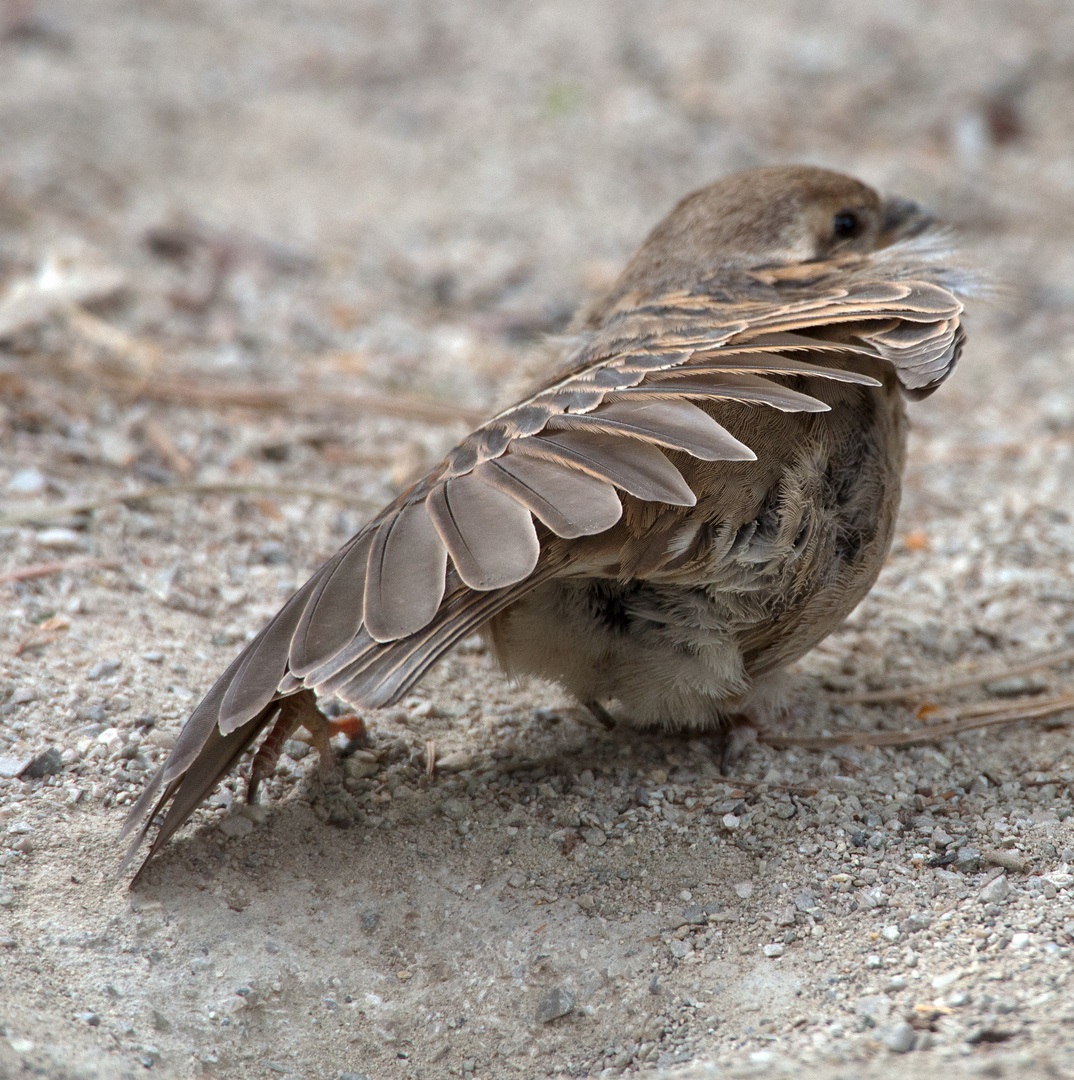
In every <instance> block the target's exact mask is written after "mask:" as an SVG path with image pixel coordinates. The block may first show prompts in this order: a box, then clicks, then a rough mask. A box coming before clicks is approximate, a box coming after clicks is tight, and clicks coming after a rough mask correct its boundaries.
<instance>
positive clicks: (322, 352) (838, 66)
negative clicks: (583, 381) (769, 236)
mask: <svg viewBox="0 0 1074 1080" xmlns="http://www.w3.org/2000/svg"><path fill="white" fill-rule="evenodd" d="M2 11H3V15H2V23H0V275H2V278H3V281H4V282H5V283H6V290H7V291H6V294H4V295H5V300H4V301H0V335H3V341H4V348H3V353H0V355H2V356H3V357H4V359H3V364H4V368H3V370H4V371H5V372H7V376H6V377H7V379H8V382H9V384H10V382H11V380H12V379H13V378H14V375H13V374H12V372H14V373H15V374H16V375H18V377H19V378H20V379H23V380H26V379H31V380H36V379H37V378H39V377H40V376H41V375H42V373H43V371H44V368H45V367H46V366H48V367H49V370H50V375H51V377H53V378H55V379H60V380H65V381H66V382H68V383H70V382H71V380H74V379H76V374H77V377H78V379H80V380H81V383H80V386H81V391H80V392H85V391H86V390H91V391H92V393H94V394H98V393H103V394H105V396H108V395H107V391H108V386H109V385H111V386H112V390H113V391H114V390H115V389H116V387H115V385H114V384H115V381H116V380H117V379H119V378H120V377H121V376H131V375H137V376H138V377H140V378H147V377H148V376H147V373H148V370H149V366H151V367H152V372H153V376H154V378H157V377H159V378H161V379H165V377H166V380H167V381H170V382H173V383H174V382H175V381H176V380H179V381H183V380H185V379H188V378H192V377H193V376H194V374H195V373H200V374H204V375H211V376H212V377H213V378H214V379H219V378H224V377H226V378H227V379H228V380H229V385H230V384H231V383H234V384H236V385H239V384H241V385H242V386H243V387H244V388H245V387H246V384H247V382H248V381H249V380H256V381H258V382H264V381H269V382H271V383H272V385H273V386H276V387H295V388H297V387H298V386H299V385H300V382H299V380H300V379H301V380H303V381H302V385H305V386H309V385H310V384H309V382H308V380H309V379H311V378H312V379H320V380H328V382H329V383H330V384H331V380H332V378H333V377H334V375H340V374H342V375H344V376H345V377H346V379H347V380H348V385H350V386H351V388H352V389H356V388H358V387H360V386H367V387H369V388H373V387H378V388H381V389H400V388H403V387H405V388H407V389H409V390H411V391H414V392H416V393H420V394H422V395H425V396H429V397H432V398H436V399H440V400H442V401H445V402H451V403H455V402H459V403H464V404H465V406H466V407H467V408H474V409H476V411H477V412H478V413H480V412H481V411H482V410H483V409H485V408H487V407H488V406H489V405H490V404H491V401H492V399H493V397H495V394H496V386H497V380H499V379H500V378H501V377H502V375H503V373H504V372H505V371H506V370H507V369H510V368H511V367H512V366H514V365H515V364H516V363H517V349H518V346H519V345H520V344H524V343H526V342H528V341H531V340H533V339H534V338H536V337H538V336H539V335H540V334H542V333H545V332H548V331H555V330H556V329H558V328H560V327H562V326H563V324H564V323H565V321H566V320H567V318H568V317H569V314H570V312H571V311H572V309H573V308H574V306H575V305H576V304H577V303H578V302H579V300H580V299H581V298H582V297H584V296H585V295H586V294H587V293H588V292H590V291H592V290H593V289H596V288H599V287H601V286H602V285H604V284H606V283H607V282H608V281H609V280H610V279H611V278H612V277H613V276H614V274H615V273H616V271H617V269H618V268H619V267H620V266H621V264H622V262H623V261H624V259H625V257H626V256H627V255H628V254H629V253H630V251H631V250H632V249H633V248H634V247H635V246H636V245H637V243H638V242H639V240H640V239H641V238H642V237H643V235H644V234H645V232H646V231H647V229H648V228H649V227H650V226H651V225H652V224H653V223H654V222H655V221H656V220H658V219H659V218H660V217H661V216H662V215H663V214H664V213H665V212H666V210H667V209H668V208H669V206H670V205H671V204H673V203H674V202H675V201H676V200H677V199H678V198H680V197H681V196H682V195H683V194H684V193H686V192H687V191H689V190H691V189H692V188H694V187H697V186H699V185H701V184H703V183H705V182H707V181H709V180H711V179H713V178H715V177H716V176H719V175H721V174H723V173H726V172H728V171H732V170H736V169H741V168H745V167H749V166H753V165H758V164H764V163H773V162H793V161H805V162H812V163H817V164H822V165H826V166H831V167H835V168H838V169H842V170H845V171H848V172H851V173H854V174H856V175H858V176H860V177H861V178H863V179H865V180H866V181H868V182H870V183H873V184H875V185H877V186H880V187H882V188H886V189H889V190H895V191H899V192H903V193H906V194H907V195H910V196H912V197H915V198H918V199H920V200H922V201H924V202H925V203H927V204H929V205H931V206H932V207H934V208H935V209H936V210H938V211H939V212H940V213H941V214H942V215H943V217H944V218H946V220H948V221H949V222H950V223H951V224H952V225H954V226H955V227H957V228H958V230H959V231H960V232H961V233H962V234H963V237H964V238H965V242H967V243H968V244H969V245H970V246H971V247H972V248H973V249H974V250H975V251H980V252H982V253H985V254H984V255H983V261H984V262H985V263H986V264H987V269H988V270H989V271H991V272H998V274H999V275H1000V276H1001V277H1004V278H1006V279H1008V280H1010V281H1012V282H1015V283H1017V286H1018V295H1017V298H1016V299H1009V300H1008V303H1007V304H1006V315H1007V317H1009V318H1013V317H1017V318H1019V319H1021V320H1026V319H1029V320H1030V321H1033V320H1036V323H1035V326H1034V327H1031V328H1027V329H1026V332H1029V333H1034V334H1035V335H1036V337H1035V338H1034V341H1035V344H1037V343H1039V344H1040V346H1041V347H1042V348H1045V349H1052V348H1054V347H1055V346H1056V344H1057V339H1056V337H1055V334H1056V332H1057V330H1059V329H1060V328H1061V331H1062V333H1064V334H1065V333H1069V331H1070V329H1071V323H1070V320H1069V317H1068V316H1066V315H1065V314H1064V313H1065V312H1067V311H1069V309H1070V307H1071V300H1072V299H1074V249H1072V247H1071V236H1072V235H1074V234H1072V232H1071V225H1070V222H1071V221H1072V220H1074V156H1072V153H1071V147H1072V146H1074V8H1072V7H1071V5H1070V4H1068V3H1066V2H1064V0H1055V2H1047V0H1041V2H1026V3H1019V4H1010V3H1006V2H1002V0H992V2H972V3H971V2H969V0H943V2H935V0H929V2H924V0H922V2H912V0H897V2H892V3H887V4H883V5H875V4H859V3H852V2H849V0H847V2H839V0H827V2H824V0H813V2H808V3H798V2H789V0H787V2H769V3H764V4H739V3H730V2H727V3H713V2H711V0H705V2H701V0H697V2H689V0H674V2H668V0H659V2H657V0H653V2H646V0H615V2H606V3H586V4H565V3H558V2H537V3H534V2H525V3H523V2H518V3H515V2H482V0H458V2H453V3H449V4H445V3H436V2H432V0H430V2H424V0H391V2H370V0H291V2H283V0H279V2H270V0H265V2H249V0H212V2H209V0H183V2H178V0H139V2H136V3H135V2H121V0H114V2H113V0H92V2H78V3H76V2H64V0H6V3H5V4H4V6H3V9H2ZM50 259H51V260H52V265H53V266H54V267H58V268H59V272H60V273H61V278H60V279H56V278H55V277H54V278H53V279H51V284H50V285H49V284H47V283H46V287H45V291H46V292H47V291H48V289H49V288H51V289H53V291H54V292H55V294H56V295H55V297H54V298H53V299H54V300H55V302H54V303H53V302H50V299H49V297H47V296H41V295H39V296H36V297H32V296H29V295H27V292H26V288H24V290H23V292H22V293H21V294H19V295H17V296H15V297H13V295H12V294H13V291H14V292H16V293H17V292H18V289H19V287H20V286H24V287H27V288H29V290H30V292H31V293H32V292H33V289H32V287H31V286H30V279H32V278H33V277H34V275H35V274H37V273H38V272H39V271H40V270H41V268H42V266H43V265H44V264H45V263H46V262H47V261H48V260H50ZM39 291H40V290H39ZM13 300H17V301H18V303H16V304H14V305H13V303H12V301H13ZM32 300H36V304H37V306H36V308H34V310H33V311H32V312H30V314H29V315H28V314H27V313H26V308H27V305H29V306H30V307H31V308H33V307H34V304H33V303H32V302H31V301H32ZM70 301H75V302H77V303H78V304H79V307H80V308H82V309H84V310H89V311H90V312H91V314H93V315H94V316H95V317H96V318H97V319H100V320H102V321H104V322H106V324H107V326H106V327H102V326H100V325H97V324H96V323H94V322H91V321H87V320H82V322H81V325H74V326H72V325H70V320H69V319H67V320H65V317H64V316H63V314H62V313H59V314H58V311H59V309H61V308H63V306H64V304H65V303H67V302H70ZM5 304H6V307H5V306H4V305H5ZM42 309H43V310H42ZM1044 311H1048V312H1050V313H1051V315H1052V316H1053V317H1054V318H1048V319H1045V318H1044V315H1043V312H1044ZM987 317H992V316H987ZM1042 320H1044V321H1042ZM1056 320H1058V321H1056ZM75 322H76V323H78V319H77V317H76V319H75ZM65 323H66V324H65ZM109 328H112V329H114V330H115V331H116V332H117V333H118V334H122V335H124V337H123V338H121V337H118V336H116V335H113V334H110V330H109ZM1038 339H1039V341H1038ZM146 350H149V351H150V352H152V353H153V356H152V358H151V359H150V358H149V357H148V355H147V353H146ZM31 354H32V356H33V363H32V364H30V365H29V366H27V364H26V363H25V358H26V357H27V356H28V355H31ZM20 358H22V359H20ZM1023 360H1024V358H1023ZM74 368H78V372H77V373H76V372H75V371H74V370H73V369H74ZM109 379H111V380H112V383H111V384H110V383H109V382H108V380H109ZM214 385H215V384H214ZM321 385H322V386H323V385H324V384H323V383H322V384H321ZM333 385H334V384H333ZM185 389H186V390H190V387H186V388H185ZM167 391H168V387H160V386H145V387H143V388H142V390H141V391H139V392H138V393H139V395H140V397H141V398H142V399H143V400H146V399H153V398H154V397H155V398H161V397H164V396H167ZM183 391H184V388H183V387H180V386H172V387H171V392H172V396H173V397H174V398H175V400H177V401H179V402H180V403H182V401H183V396H184V393H183ZM31 392H35V388H33V387H32V388H31ZM128 392H129V393H130V394H134V393H135V392H136V391H135V390H134V389H131V388H128ZM9 393H10V388H9ZM115 400H119V399H115ZM94 401H95V403H96V404H100V402H99V401H97V399H96V398H95V399H94ZM128 403H129V401H128ZM87 404H88V402H87V401H86V400H85V399H84V398H83V399H81V406H82V407H83V408H84V407H85V406H86V405H87ZM70 406H71V403H70V402H68V403H67V406H65V407H70ZM7 407H8V409H10V407H11V406H10V403H9V404H8V406H7ZM2 415H4V416H5V417H6V423H7V424H8V425H10V423H11V417H10V413H5V414H2ZM129 427H130V425H129V424H128V425H126V426H124V425H123V424H120V425H119V429H118V433H119V434H122V435H123V436H124V437H125V438H128V439H132V440H133V441H132V443H131V444H130V445H127V446H124V445H123V444H122V443H119V442H115V440H113V442H114V445H113V447H112V449H113V451H114V452H113V453H112V454H111V458H113V459H116V460H122V459H123V458H124V455H126V456H127V457H129V458H130V463H133V464H135V465H137V464H138V463H141V465H143V466H149V467H156V468H159V469H168V468H169V465H168V462H167V460H166V458H167V454H164V455H163V457H162V455H161V453H160V449H159V447H158V448H157V449H156V450H155V451H154V450H153V447H152V446H151V445H148V444H146V443H145V438H144V434H142V435H140V434H139V433H138V432H134V433H133V434H132V433H131V431H130V430H129ZM0 431H3V432H4V434H5V436H6V437H10V435H11V428H10V426H7V427H5V428H0ZM157 441H158V442H159V441H160V440H159V439H158V440H157ZM184 453H186V454H187V456H188V457H190V460H191V465H192V466H194V467H196V466H197V465H198V461H197V457H198V454H197V452H196V449H194V448H191V449H189V451H188V452H184ZM104 456H105V459H106V461H107V460H108V458H109V454H108V453H105V455H104ZM176 460H178V459H176ZM113 463H114V462H113ZM174 464H175V461H173V462H172V465H174ZM2 482H3V478H2V477H0V484H2Z"/></svg>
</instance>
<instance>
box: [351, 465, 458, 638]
mask: <svg viewBox="0 0 1074 1080" xmlns="http://www.w3.org/2000/svg"><path fill="white" fill-rule="evenodd" d="M452 483H455V481H452ZM446 571H447V549H446V548H445V547H444V544H443V543H442V541H441V539H440V536H439V534H438V532H437V530H436V527H435V525H434V524H433V521H432V518H431V517H430V516H429V510H428V507H427V505H426V502H425V501H421V502H414V503H407V504H406V505H405V506H403V508H402V509H401V510H400V511H399V512H398V513H397V514H396V515H395V516H394V517H393V518H391V519H389V520H388V521H385V522H384V524H382V525H381V526H380V528H379V529H378V530H377V535H376V539H375V540H374V541H373V544H372V547H371V548H370V552H369V572H368V574H367V575H366V579H365V607H364V611H365V628H366V630H367V631H368V633H369V635H370V636H371V637H372V638H373V639H374V640H375V641H393V640H394V639H395V638H400V637H406V636H407V634H413V633H415V632H416V631H418V630H420V629H421V628H422V627H423V626H425V625H426V624H427V623H429V622H430V621H431V620H432V618H433V616H434V615H435V614H436V612H437V609H438V608H439V607H440V601H441V600H442V599H443V598H444V574H445V572H446ZM348 599H349V601H350V603H351V604H352V605H353V606H355V607H357V601H356V596H355V595H352V596H350V597H349V598H348V597H347V596H345V595H344V596H341V597H339V598H337V601H336V602H337V603H347V601H348ZM357 630H358V627H357V626H355V627H354V630H353V631H352V633H351V634H350V637H352V638H353V636H354V634H355V633H356V632H357ZM344 644H346V642H341V647H342V645H344Z"/></svg>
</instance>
